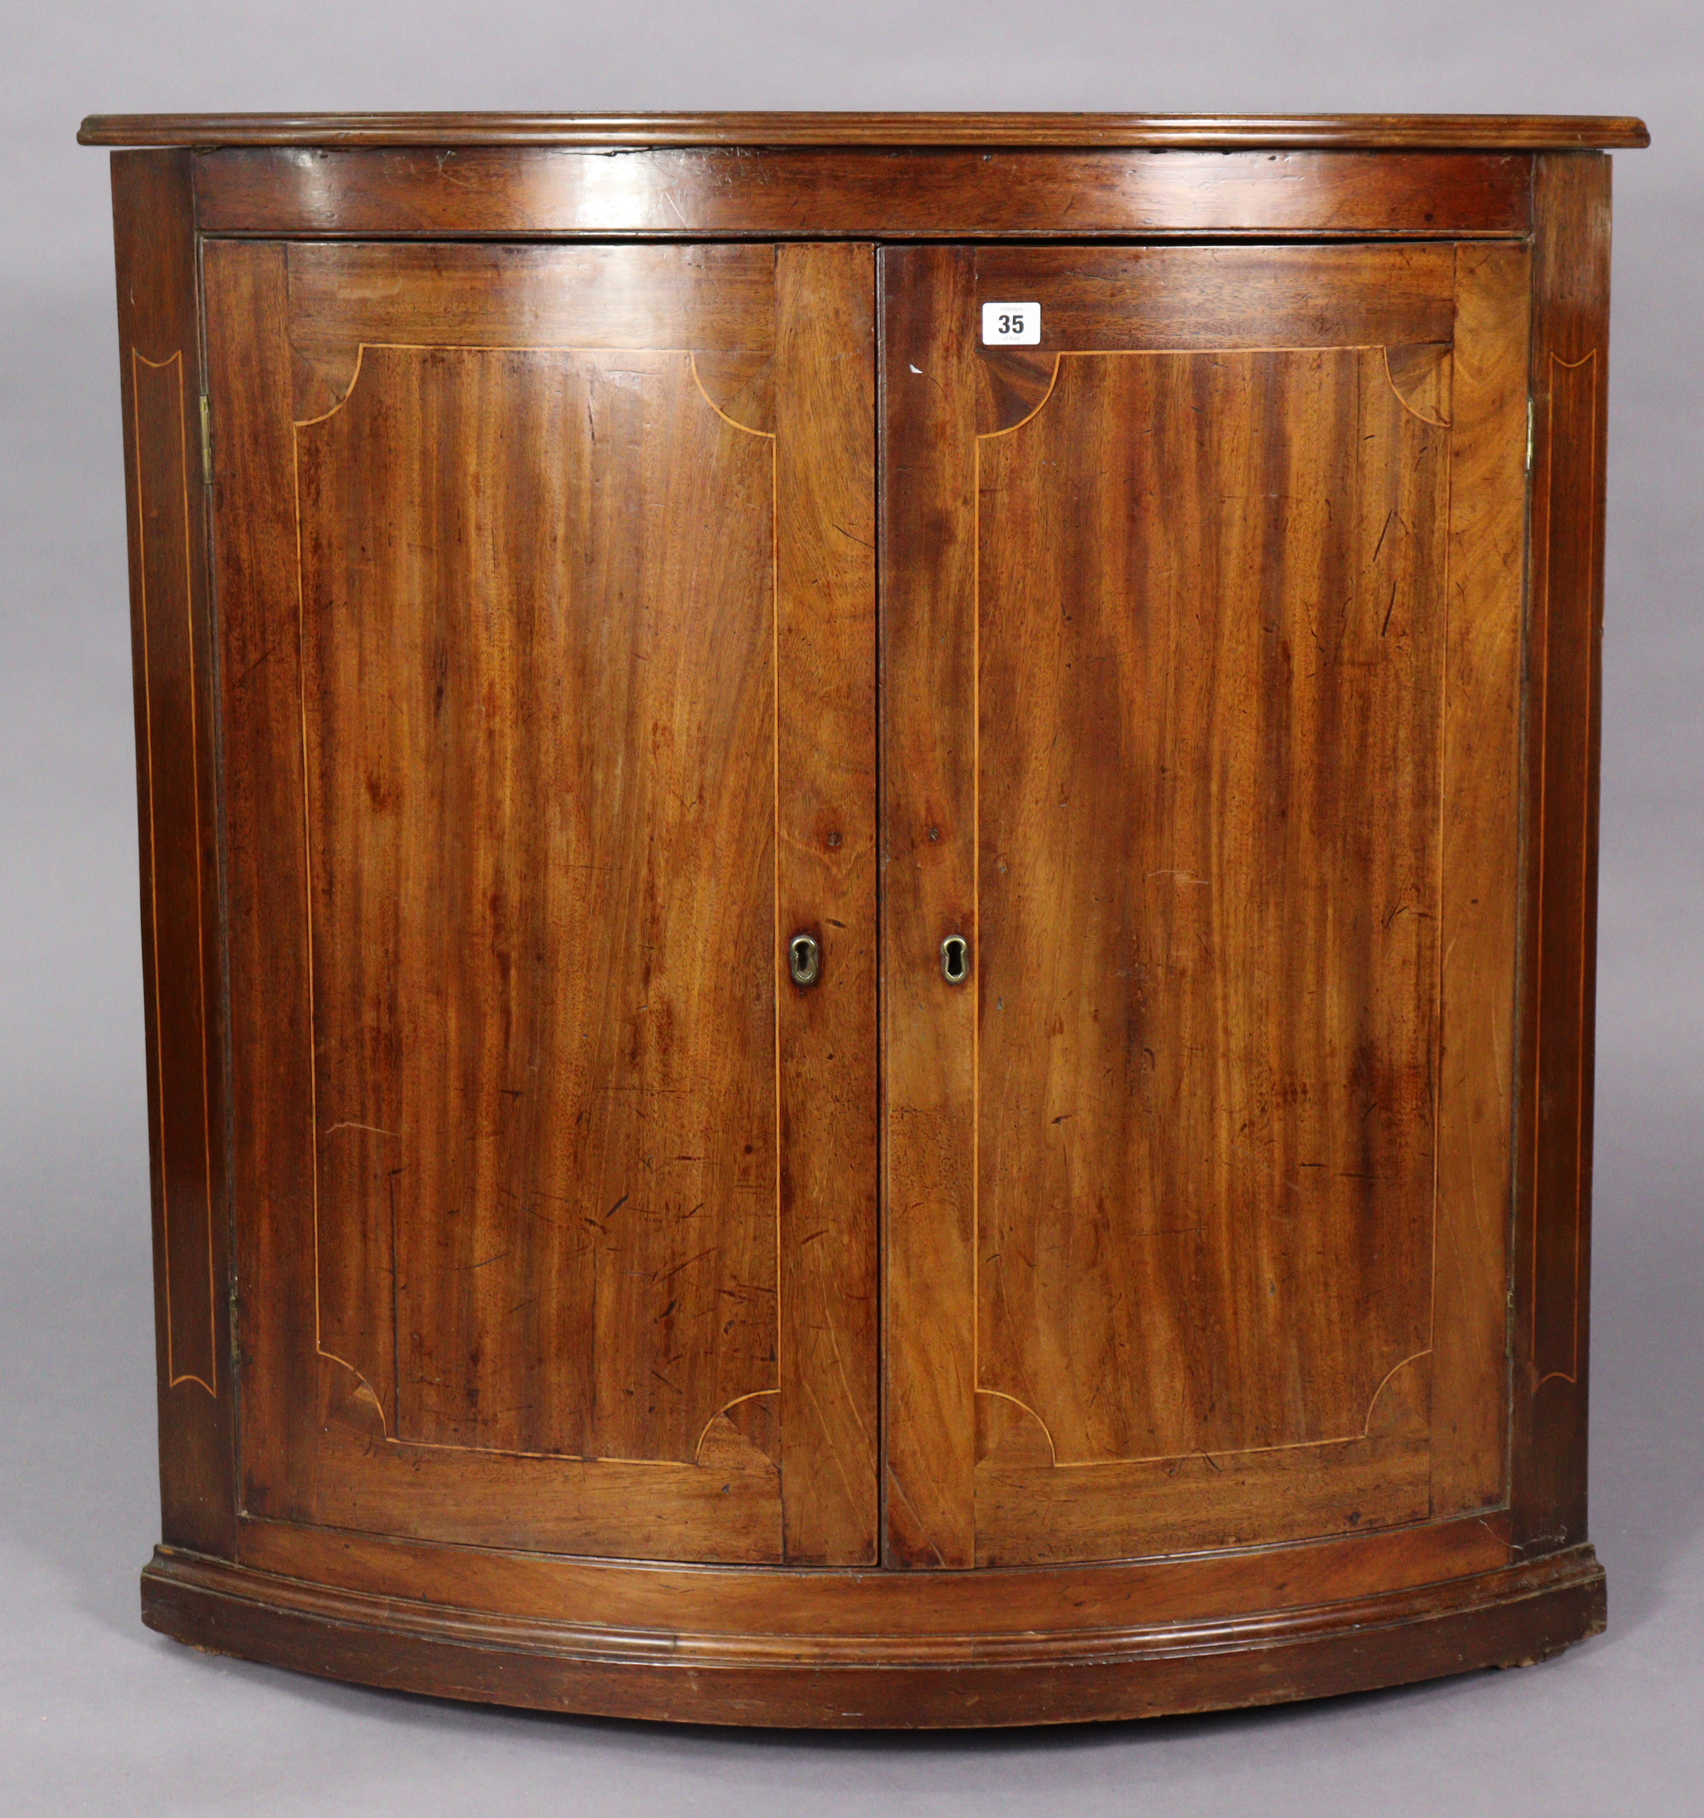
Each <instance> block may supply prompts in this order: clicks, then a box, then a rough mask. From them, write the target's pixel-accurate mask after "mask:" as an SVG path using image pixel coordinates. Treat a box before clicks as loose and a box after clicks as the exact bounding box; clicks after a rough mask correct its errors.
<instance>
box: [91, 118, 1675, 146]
mask: <svg viewBox="0 0 1704 1818" xmlns="http://www.w3.org/2000/svg"><path fill="white" fill-rule="evenodd" d="M77 139H78V142H79V144H82V145H155V144H167V145H197V146H205V147H212V146H221V145H287V146H320V145H479V146H487V145H584V146H593V147H605V146H607V147H618V146H619V147H643V146H653V145H738V146H770V145H830V146H842V145H861V146H867V147H889V146H902V145H931V146H939V145H970V146H977V147H981V146H1040V147H1069V146H1082V145H1124V146H1160V147H1166V148H1173V147H1186V146H1215V147H1233V146H1241V147H1256V148H1261V149H1265V148H1271V147H1283V146H1298V145H1306V146H1332V147H1336V148H1338V149H1346V148H1350V147H1359V146H1377V147H1380V148H1382V149H1387V150H1398V149H1400V150H1403V151H1417V150H1423V149H1427V148H1434V147H1440V146H1475V147H1498V148H1504V149H1509V150H1521V151H1548V150H1569V149H1577V148H1581V147H1589V146H1604V147H1609V146H1617V147H1621V146H1635V145H1646V144H1649V142H1650V135H1649V134H1648V133H1647V132H1646V130H1645V127H1644V123H1643V122H1642V121H1639V120H1631V119H1623V118H1613V117H1604V116H1596V115H1584V116H1582V115H1557V114H1088V113H1053V114H1039V113H1029V114H1025V113H1000V114H990V113H691V114H683V113H648V114H548V113H501V114H498V113H438V114H419V113H389V114H371V113H347V114H91V115H90V116H89V118H88V119H86V120H85V121H84V122H83V125H82V128H81V130H80V131H79V132H78V134H77Z"/></svg>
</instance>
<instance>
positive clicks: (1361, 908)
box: [883, 243, 1529, 1567]
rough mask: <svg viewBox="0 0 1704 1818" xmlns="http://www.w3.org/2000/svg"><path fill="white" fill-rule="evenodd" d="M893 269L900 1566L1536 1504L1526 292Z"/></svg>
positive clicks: (957, 261) (1285, 279)
mask: <svg viewBox="0 0 1704 1818" xmlns="http://www.w3.org/2000/svg"><path fill="white" fill-rule="evenodd" d="M884 257H885V271H884V284H883V294H884V305H883V307H884V324H883V327H884V336H885V346H884V354H883V361H884V394H883V395H884V400H885V402H884V425H883V426H884V432H885V436H886V446H885V457H884V495H885V506H884V538H885V547H884V565H883V573H884V594H883V601H884V604H883V612H884V633H883V635H884V687H885V691H886V692H885V712H886V720H885V726H886V731H885V735H884V736H885V741H886V752H885V759H886V761H885V774H886V778H887V782H886V786H885V801H884V815H885V828H884V855H883V856H884V870H883V875H884V879H885V908H884V915H885V918H886V929H885V1004H884V1027H885V1048H886V1066H887V1100H886V1133H887V1140H886V1162H885V1167H886V1206H887V1225H886V1258H887V1262H886V1266H887V1272H888V1273H887V1313H888V1339H889V1353H888V1409H887V1429H886V1439H887V1446H886V1450H887V1497H886V1509H887V1525H886V1555H885V1556H886V1557H887V1559H888V1561H889V1562H890V1563H892V1564H895V1565H915V1566H934V1567H941V1566H946V1567H955V1566H956V1567H963V1566H970V1565H1007V1564H1022V1563H1031V1562H1043V1561H1064V1560H1095V1559H1114V1558H1130V1557H1139V1556H1144V1555H1152V1554H1157V1553H1168V1552H1176V1551H1183V1550H1194V1549H1200V1548H1214V1547H1228V1546H1239V1545H1251V1544H1255V1545H1257V1544H1261V1543H1270V1542H1278V1541H1286V1540H1294V1539H1299V1538H1302V1537H1307V1536H1323V1535H1332V1534H1350V1533H1355V1532H1361V1531H1365V1530H1368V1529H1371V1528H1375V1527H1383V1526H1390V1525H1395V1524H1401V1523H1413V1522H1423V1521H1427V1520H1432V1519H1440V1518H1444V1517H1448V1516H1452V1515H1458V1514H1461V1513H1463V1512H1465V1511H1469V1510H1473V1509H1478V1508H1483V1507H1487V1506H1494V1505H1496V1504H1498V1503H1500V1502H1502V1501H1503V1500H1504V1496H1505V1477H1506V1458H1505V1453H1506V1437H1505V1436H1506V1429H1507V1411H1508V1386H1507V1385H1508V1363H1507V1356H1508V1345H1507V1318H1508V1314H1507V1307H1508V1286H1509V1226H1510V1203H1511V1172H1512V1133H1513V1102H1512V1093H1513V1081H1514V1059H1513V1052H1512V1051H1513V1044H1514V1032H1515V1022H1514V1004H1515V988H1516V970H1515V963H1516V928H1517V898H1518V891H1519V871H1520V850H1519V789H1518V780H1519V776H1518V773H1519V770H1520V761H1521V752H1520V688H1521V667H1522V614H1523V596H1524V546H1525V515H1526V468H1527V443H1528V428H1527V371H1528V361H1527V318H1528V307H1529V275H1528V258H1527V253H1526V251H1525V249H1524V247H1522V246H1519V245H1515V244H1512V243H1505V244H1483V245H1451V244H1443V243H1427V244H1412V245H1388V244H1387V245H1374V246H1367V245H1353V244H1339V245H1329V246H1295V247H1261V246H1234V247H1177V248H1170V247H1168V248H1096V249H1086V250H1085V249H1076V248H1036V247H1023V248H1015V247H1014V248H988V247H983V248H965V247H918V248H905V249H896V250H894V251H891V252H889V253H887V254H886V255H884ZM992 304H1000V305H1007V306H1009V307H1007V308H1003V309H995V310H988V309H987V308H986V307H985V306H988V305H992ZM1020 304H1023V305H1029V306H1030V307H1029V308H1028V309H1019V308H1017V307H1016V306H1017V305H1020ZM1013 332H1016V333H1017V334H1019V335H1022V336H1026V337H1027V336H1030V335H1038V336H1039V338H1038V339H1033V340H1019V341H1016V342H1009V341H1004V340H1002V339H1001V336H1002V335H1003V334H1011V333H1013ZM955 936H956V937H959V938H961V939H962V940H963V941H965V942H966V943H967V947H968V954H969V965H968V977H967V978H966V979H965V980H964V982H962V983H955V982H953V981H952V980H951V979H950V978H949V977H948V971H949V968H948V967H947V966H945V965H944V964H943V958H942V952H943V949H942V943H943V942H944V941H947V940H949V939H951V938H952V937H955Z"/></svg>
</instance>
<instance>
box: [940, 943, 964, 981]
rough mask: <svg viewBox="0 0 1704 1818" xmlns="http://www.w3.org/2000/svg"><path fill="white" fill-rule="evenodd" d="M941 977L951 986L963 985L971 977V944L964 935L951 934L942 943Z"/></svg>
mask: <svg viewBox="0 0 1704 1818" xmlns="http://www.w3.org/2000/svg"><path fill="white" fill-rule="evenodd" d="M941 976H942V977H943V978H944V979H945V980H946V981H947V983H948V984H949V985H962V984H963V983H964V981H965V980H966V979H967V978H969V977H970V942H969V941H967V940H966V939H965V938H964V936H963V935H962V934H949V935H948V936H947V938H946V939H945V940H944V941H942V942H941Z"/></svg>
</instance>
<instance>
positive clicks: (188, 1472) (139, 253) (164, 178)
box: [112, 152, 235, 1551]
mask: <svg viewBox="0 0 1704 1818" xmlns="http://www.w3.org/2000/svg"><path fill="white" fill-rule="evenodd" d="M112 176H113V214H114V222H115V227H116V234H117V255H118V278H119V312H118V332H119V354H120V360H121V363H122V375H123V410H124V432H125V435H124V444H125V481H126V499H127V505H128V512H129V529H130V577H131V638H132V653H133V673H134V677H135V690H136V771H137V798H138V810H139V825H140V861H141V862H140V872H141V881H142V962H143V1005H144V1013H145V1017H146V1023H147V1060H148V1071H147V1078H148V1114H149V1115H148V1125H149V1157H150V1170H151V1185H152V1196H153V1210H154V1260H155V1291H156V1308H155V1310H156V1331H157V1342H158V1388H159V1421H160V1492H161V1505H162V1515H163V1520H164V1528H165V1533H166V1535H167V1537H168V1539H170V1540H172V1541H174V1542H175V1544H178V1545H184V1546H195V1547H205V1548H208V1549H210V1550H213V1551H222V1550H225V1549H227V1548H229V1546H230V1544H231V1532H232V1522H233V1520H234V1518H235V1497H234V1493H233V1460H232V1445H233V1427H232V1400H231V1393H230V1390H231V1384H230V1367H229V1358H230V1344H231V1335H230V1320H229V1292H228V1283H229V1266H230V1264H229V1251H228V1235H229V1201H228V1198H227V1190H226V1178H225V1169H226V1146H225V1142H224V1120H225V1094H224V1081H223V1069H222V1065H221V1060H222V1053H223V1046H224V1003H223V990H222V973H221V967H220V963H219V946H218V925H217V918H218V903H219V892H220V879H219V865H218V781H217V777H218V772H217V766H216V763H215V757H214V753H215V748H216V747H215V734H214V724H215V720H214V712H213V705H214V686H213V641H212V638H211V636H210V623H209V619H210V615H209V612H208V603H207V569H206V557H205V549H206V544H205V536H206V519H205V513H206V494H205V489H204V487H203V485H202V473H201V467H202V452H201V426H200V391H201V379H200V373H201V354H200V330H199V325H198V322H197V318H196V269H195V238H194V228H193V222H192V216H191V201H190V190H189V165H188V158H187V155H186V154H182V153H173V152H136V153H124V154H121V155H120V156H118V157H116V158H115V159H114V160H113V172H112Z"/></svg>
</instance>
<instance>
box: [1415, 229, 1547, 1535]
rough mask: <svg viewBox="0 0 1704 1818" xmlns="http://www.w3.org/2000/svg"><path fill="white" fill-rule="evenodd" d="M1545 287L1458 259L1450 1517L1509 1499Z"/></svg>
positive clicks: (1446, 872) (1444, 1079) (1445, 1254)
mask: <svg viewBox="0 0 1704 1818" xmlns="http://www.w3.org/2000/svg"><path fill="white" fill-rule="evenodd" d="M1530 286H1531V263H1530V258H1529V256H1528V254H1527V252H1526V251H1525V249H1523V248H1519V247H1513V246H1508V247H1504V246H1498V247H1462V248H1460V249H1459V250H1458V253H1457V264H1456V324H1455V335H1454V361H1453V379H1452V386H1451V393H1450V401H1449V417H1450V477H1449V486H1450V528H1449V593H1448V597H1447V600H1446V601H1445V612H1446V624H1447V631H1446V637H1447V649H1446V654H1445V662H1446V673H1445V690H1444V695H1445V715H1444V722H1443V727H1442V733H1441V736H1442V739H1443V798H1442V804H1441V817H1440V828H1439V838H1440V841H1441V848H1442V850H1441V866H1442V876H1443V880H1444V888H1443V900H1442V906H1441V915H1442V926H1441V930H1440V956H1441V971H1440V975H1439V1001H1440V1020H1441V1026H1440V1029H1439V1049H1438V1161H1437V1169H1438V1173H1437V1262H1436V1267H1435V1270H1434V1275H1433V1288H1432V1293H1433V1313H1432V1342H1433V1351H1434V1355H1433V1372H1432V1512H1433V1514H1434V1516H1444V1515H1452V1514H1455V1513H1457V1512H1459V1511H1461V1510H1464V1509H1471V1508H1481V1507H1486V1506H1488V1505H1491V1504H1494V1503H1500V1502H1502V1501H1503V1500H1504V1498H1505V1497H1506V1496H1507V1494H1508V1463H1507V1450H1508V1402H1509V1387H1510V1385H1509V1345H1508V1306H1509V1289H1510V1285H1511V1284H1510V1267H1511V1263H1510V1250H1509V1244H1510V1224H1511V1211H1512V1193H1513V1185H1514V1154H1513V1150H1514V1136H1515V1103H1514V1087H1515V1066H1514V1052H1515V1026H1514V1006H1515V990H1516V978H1517V964H1516V959H1517V950H1518V939H1519V909H1520V888H1521V874H1520V849H1521V833H1520V810H1521V803H1520V788H1519V777H1520V754H1521V731H1520V720H1521V685H1522V667H1523V652H1522V638H1523V618H1524V614H1525V587H1524V580H1525V562H1524V553H1525V552H1524V548H1523V542H1524V538H1525V533H1526V509H1525V506H1526V475H1525V467H1526V429H1527V411H1526V387H1527V317H1528V313H1529V309H1530Z"/></svg>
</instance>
